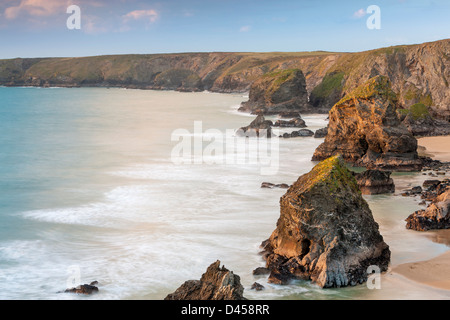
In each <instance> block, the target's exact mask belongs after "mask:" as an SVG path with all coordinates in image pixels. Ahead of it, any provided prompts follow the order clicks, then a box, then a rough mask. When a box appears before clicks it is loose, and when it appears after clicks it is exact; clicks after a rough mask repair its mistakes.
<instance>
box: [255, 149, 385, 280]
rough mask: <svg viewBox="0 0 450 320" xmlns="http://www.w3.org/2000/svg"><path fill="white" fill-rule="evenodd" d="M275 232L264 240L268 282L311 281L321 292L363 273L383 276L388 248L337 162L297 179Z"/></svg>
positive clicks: (364, 276) (349, 177)
mask: <svg viewBox="0 0 450 320" xmlns="http://www.w3.org/2000/svg"><path fill="white" fill-rule="evenodd" d="M280 207H281V210H280V211H281V213H280V218H279V220H278V222H277V228H276V229H275V231H274V232H273V233H272V235H271V237H270V238H269V239H268V240H266V241H264V242H263V244H262V246H263V248H264V251H265V252H264V258H265V259H266V267H267V268H268V269H269V270H270V271H271V273H270V276H269V282H272V283H277V284H286V283H288V282H289V281H290V280H292V279H303V280H312V281H313V282H315V283H316V284H318V285H319V286H320V287H322V288H332V287H344V286H349V285H352V286H353V285H356V284H358V283H363V282H365V281H367V278H368V273H367V268H368V267H369V266H372V265H375V266H377V267H378V268H379V270H380V271H386V270H387V268H388V264H389V261H390V256H391V253H390V250H389V246H388V245H387V244H386V243H385V242H384V240H383V237H382V236H381V234H380V233H379V227H378V224H377V223H376V222H375V220H374V218H373V216H372V212H371V210H370V208H369V206H368V204H367V202H366V201H365V200H364V199H363V197H362V195H361V192H360V190H359V188H358V184H357V182H356V180H355V177H354V175H353V174H352V173H351V172H350V171H349V170H348V169H347V167H346V164H345V162H344V161H343V159H342V158H341V157H338V156H335V157H331V158H329V159H327V160H325V161H322V162H321V163H319V164H318V165H316V166H315V167H314V168H313V169H312V171H311V172H309V173H307V174H305V175H303V176H301V177H300V178H299V179H298V180H297V182H295V183H294V185H293V186H291V187H290V188H289V189H288V191H287V193H286V194H285V195H284V196H283V197H282V198H281V199H280Z"/></svg>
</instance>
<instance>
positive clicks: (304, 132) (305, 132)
mask: <svg viewBox="0 0 450 320" xmlns="http://www.w3.org/2000/svg"><path fill="white" fill-rule="evenodd" d="M312 136H314V132H313V131H311V130H309V129H301V130H298V131H292V132H291V133H287V132H286V133H283V135H282V136H280V138H285V139H289V138H298V137H312Z"/></svg>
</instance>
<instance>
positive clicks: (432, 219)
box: [406, 188, 450, 231]
mask: <svg viewBox="0 0 450 320" xmlns="http://www.w3.org/2000/svg"><path fill="white" fill-rule="evenodd" d="M406 222H407V223H406V228H407V229H413V230H417V231H428V230H434V229H449V228H450V188H447V189H446V190H445V191H444V192H443V193H441V194H440V195H439V196H438V197H437V198H436V199H435V200H434V201H433V202H432V203H431V204H430V205H429V206H428V207H427V208H426V209H425V210H419V211H416V212H414V213H413V214H412V215H410V216H409V217H408V218H407V219H406Z"/></svg>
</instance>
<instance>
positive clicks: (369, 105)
mask: <svg viewBox="0 0 450 320" xmlns="http://www.w3.org/2000/svg"><path fill="white" fill-rule="evenodd" d="M396 99H397V98H396V95H395V93H394V92H393V91H392V90H391V87H390V82H389V79H388V78H387V77H384V76H376V77H374V78H372V79H370V80H369V81H368V82H367V83H366V84H364V85H363V86H361V87H358V88H357V89H356V90H354V91H353V92H352V93H351V94H349V95H347V96H346V97H344V98H343V99H342V100H341V101H339V102H338V103H337V104H336V105H335V106H334V107H333V108H332V109H331V111H330V122H329V126H328V134H327V136H326V138H325V142H324V143H322V144H321V145H320V146H319V147H318V148H317V149H316V151H315V153H314V156H313V161H321V160H324V159H326V158H328V157H330V156H334V155H338V154H340V155H342V156H343V158H344V159H345V160H346V161H348V162H351V163H353V164H355V165H357V166H361V167H366V168H368V169H382V170H392V171H394V170H395V171H420V170H421V168H422V166H423V165H422V160H421V159H420V158H419V156H418V154H417V140H416V139H415V138H414V136H413V135H412V134H411V133H410V132H409V131H408V129H407V128H406V127H405V126H404V125H402V124H401V122H400V120H399V119H398V116H397V112H396V103H397V102H396V101H397V100H396Z"/></svg>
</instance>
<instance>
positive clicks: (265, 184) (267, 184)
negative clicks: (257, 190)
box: [261, 182, 290, 189]
mask: <svg viewBox="0 0 450 320" xmlns="http://www.w3.org/2000/svg"><path fill="white" fill-rule="evenodd" d="M289 187H290V186H289V185H288V184H286V183H280V184H274V183H270V182H263V183H261V188H263V189H273V188H280V189H289Z"/></svg>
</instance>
